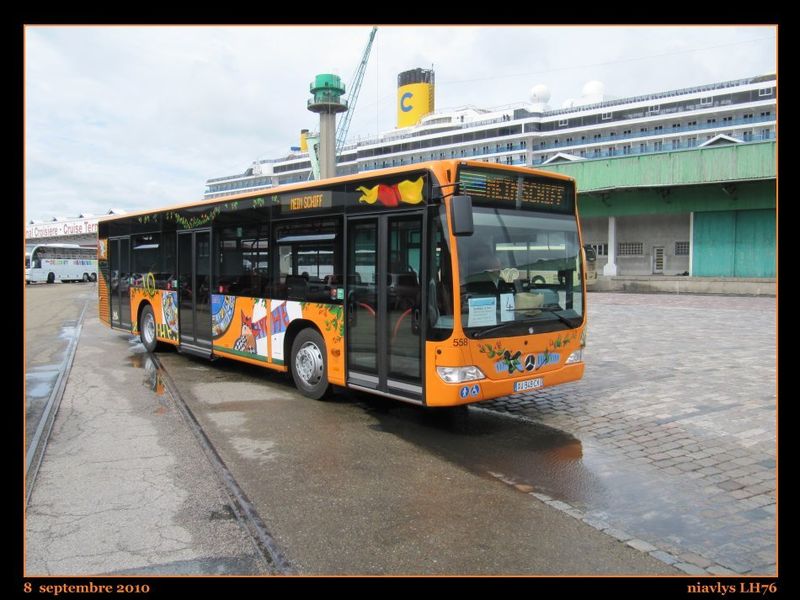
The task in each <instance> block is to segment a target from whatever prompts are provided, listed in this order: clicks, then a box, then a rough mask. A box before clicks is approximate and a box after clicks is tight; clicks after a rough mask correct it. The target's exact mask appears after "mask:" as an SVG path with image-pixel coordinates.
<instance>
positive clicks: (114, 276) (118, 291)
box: [109, 237, 131, 331]
mask: <svg viewBox="0 0 800 600" xmlns="http://www.w3.org/2000/svg"><path fill="white" fill-rule="evenodd" d="M109 244H110V248H109V271H110V273H109V275H110V277H111V281H110V282H109V287H110V293H109V300H110V303H111V326H112V327H119V328H120V329H127V330H128V331H130V329H131V292H130V289H131V281H130V277H131V270H130V256H131V254H130V246H131V243H130V237H122V238H114V239H111V240H110V241H109Z"/></svg>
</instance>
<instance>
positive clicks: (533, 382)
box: [514, 377, 544, 392]
mask: <svg viewBox="0 0 800 600" xmlns="http://www.w3.org/2000/svg"><path fill="white" fill-rule="evenodd" d="M543 385H544V380H543V379H542V378H541V377H537V378H536V379H526V380H525V381H515V382H514V391H515V392H526V391H528V390H535V389H536V388H540V387H542V386H543Z"/></svg>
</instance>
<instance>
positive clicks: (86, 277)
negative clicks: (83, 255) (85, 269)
mask: <svg viewBox="0 0 800 600" xmlns="http://www.w3.org/2000/svg"><path fill="white" fill-rule="evenodd" d="M87 281H89V274H88V273H84V274H83V282H84V283H86V282H87Z"/></svg>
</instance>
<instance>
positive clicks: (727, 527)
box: [342, 393, 758, 571]
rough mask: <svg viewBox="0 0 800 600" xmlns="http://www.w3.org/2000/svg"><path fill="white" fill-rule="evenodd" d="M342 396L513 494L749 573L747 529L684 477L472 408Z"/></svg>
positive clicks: (383, 427) (383, 426)
mask: <svg viewBox="0 0 800 600" xmlns="http://www.w3.org/2000/svg"><path fill="white" fill-rule="evenodd" d="M342 398H343V399H345V401H348V400H349V401H351V402H354V403H355V404H358V405H359V406H361V407H363V408H364V409H365V410H367V411H368V412H369V413H370V414H371V415H373V416H374V417H375V418H376V419H377V420H378V422H379V424H378V425H376V426H375V427H376V428H377V429H378V430H380V431H385V432H387V433H391V434H393V435H396V436H399V437H401V438H403V439H404V440H407V441H409V442H411V443H414V444H416V445H417V446H421V447H423V448H425V449H426V450H428V451H430V452H433V453H435V454H437V455H439V456H441V457H443V458H445V459H447V460H448V461H450V462H452V463H455V464H458V465H459V466H461V467H463V468H465V469H468V470H470V471H473V472H475V473H479V474H481V475H490V476H494V477H496V478H498V479H501V480H503V481H505V482H506V483H510V484H512V485H514V486H515V487H516V488H517V489H519V490H520V491H523V492H532V493H538V494H543V495H545V496H547V497H549V498H551V499H553V500H560V501H562V502H565V503H567V504H569V507H570V509H577V511H578V512H579V513H580V516H581V517H584V518H585V519H586V521H587V522H590V523H592V524H593V525H595V526H597V527H598V528H601V529H607V528H613V530H614V531H615V533H617V534H620V535H621V536H623V537H625V538H626V539H631V538H640V539H643V540H647V541H649V542H651V543H652V544H656V545H657V548H659V549H666V550H667V551H668V552H670V553H672V554H673V556H675V557H679V556H681V555H685V554H690V553H696V554H699V555H701V556H706V557H713V558H714V560H715V561H716V562H718V563H719V564H727V565H731V566H732V568H733V567H738V569H740V570H741V571H747V570H748V565H751V566H750V567H749V568H752V559H751V560H750V561H748V559H747V550H748V548H747V535H748V531H747V530H746V529H743V528H742V527H736V526H732V525H733V523H731V522H728V521H727V520H726V519H724V518H722V519H721V518H719V516H720V509H721V507H720V506H719V505H718V504H716V503H715V502H713V501H709V500H708V499H705V498H702V497H698V495H697V494H696V493H695V492H694V490H693V489H692V487H691V486H689V485H687V480H686V478H685V477H678V476H671V475H665V474H664V473H663V472H660V471H657V470H655V469H652V468H648V467H647V466H643V465H637V464H634V463H631V462H630V461H625V460H623V459H621V458H620V457H619V456H616V455H613V454H611V453H608V452H606V451H605V450H604V449H603V448H602V446H600V445H598V444H597V443H595V442H593V441H592V439H591V438H587V439H586V440H580V439H578V438H576V437H575V436H573V435H572V434H570V433H568V432H565V431H562V430H559V429H555V428H552V427H548V426H546V425H543V424H541V423H537V422H533V421H529V420H525V419H522V418H518V417H511V416H508V415H502V414H498V413H496V412H493V411H490V410H486V409H483V408H479V407H469V408H468V409H467V408H460V409H456V410H449V411H448V410H445V411H441V412H440V411H430V410H425V409H422V408H419V407H415V406H410V405H404V404H402V403H395V402H392V401H387V400H384V399H378V398H372V397H369V396H366V395H361V394H350V393H348V394H346V395H342ZM757 510H758V509H757ZM737 523H738V521H737ZM739 524H740V525H741V523H739ZM665 560H666V559H665ZM696 561H697V562H700V563H702V562H703V561H702V560H701V559H696ZM707 562H708V565H711V564H713V563H712V561H707Z"/></svg>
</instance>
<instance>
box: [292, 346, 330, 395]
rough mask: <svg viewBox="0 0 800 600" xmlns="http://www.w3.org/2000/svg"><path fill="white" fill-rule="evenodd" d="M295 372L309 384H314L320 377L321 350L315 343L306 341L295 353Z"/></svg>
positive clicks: (321, 365)
mask: <svg viewBox="0 0 800 600" xmlns="http://www.w3.org/2000/svg"><path fill="white" fill-rule="evenodd" d="M295 363H296V368H297V374H298V375H300V378H301V379H302V380H303V381H305V382H306V383H307V384H309V385H316V384H317V383H319V382H320V380H321V379H322V367H323V364H324V363H323V360H322V352H320V350H319V348H318V347H317V345H316V344H314V343H312V342H306V343H305V344H303V346H302V347H301V348H300V351H299V352H298V353H297V359H296V361H295Z"/></svg>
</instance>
